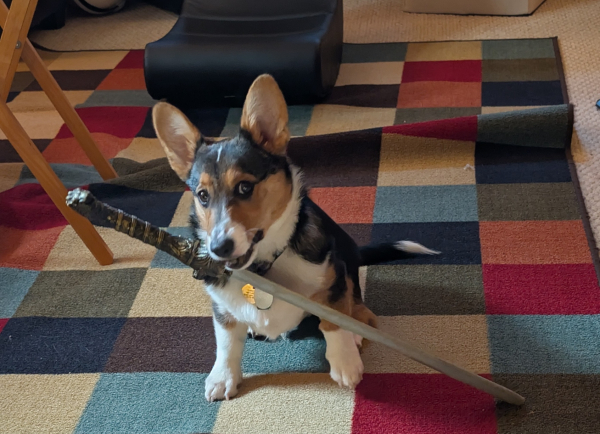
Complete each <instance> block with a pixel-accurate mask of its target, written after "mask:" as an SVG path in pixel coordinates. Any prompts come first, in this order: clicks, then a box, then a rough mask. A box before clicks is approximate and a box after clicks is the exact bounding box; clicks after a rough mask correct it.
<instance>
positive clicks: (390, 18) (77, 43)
mask: <svg viewBox="0 0 600 434" xmlns="http://www.w3.org/2000/svg"><path fill="white" fill-rule="evenodd" d="M344 7H345V10H344V19H345V23H344V30H345V40H346V41H347V42H393V41H435V40H459V39H493V38H498V39H505V38H534V37H546V36H558V38H559V43H560V48H561V51H562V55H563V62H564V66H565V74H566V78H567V85H568V89H569V95H570V97H571V101H572V102H573V103H574V104H575V131H576V133H575V136H574V142H573V147H574V149H575V151H576V159H577V170H578V173H579V177H580V179H581V187H582V191H583V194H584V197H585V199H586V205H587V208H588V211H589V213H590V218H591V223H592V227H593V230H594V233H595V236H596V239H597V240H598V239H600V110H597V109H596V108H595V102H596V100H598V99H600V1H599V0H547V1H546V2H545V3H544V4H543V5H542V6H541V7H540V8H539V9H538V10H537V11H536V12H535V14H533V15H532V16H531V17H474V16H451V15H420V14H407V13H404V12H402V1H401V0H344ZM75 15H76V16H74V17H71V18H70V19H69V20H68V22H67V25H66V26H65V28H64V29H62V30H59V31H39V32H35V33H34V34H33V35H32V39H33V40H34V41H35V42H37V43H38V44H40V45H42V46H44V47H47V48H50V49H54V50H61V51H74V50H111V49H142V48H144V46H145V44H146V43H148V42H151V41H154V40H156V39H159V38H160V37H162V36H163V35H164V34H166V33H167V32H168V31H169V29H170V28H171V27H172V25H173V24H174V22H175V20H176V17H175V16H174V15H173V14H170V13H168V12H164V11H161V10H159V9H156V8H153V7H151V6H148V5H145V4H143V3H136V2H132V3H130V4H129V5H128V7H127V8H126V9H125V10H123V11H122V12H120V13H118V14H116V15H113V16H106V17H91V16H85V15H83V14H81V13H77V14H75Z"/></svg>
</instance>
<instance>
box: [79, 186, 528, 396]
mask: <svg viewBox="0 0 600 434" xmlns="http://www.w3.org/2000/svg"><path fill="white" fill-rule="evenodd" d="M67 205H68V206H69V207H70V208H72V209H73V210H75V211H76V212H78V213H79V214H81V215H82V216H84V217H85V218H87V219H88V220H90V221H91V222H92V223H93V224H95V225H98V226H105V227H111V228H113V229H115V230H117V231H119V232H122V233H124V234H127V235H129V236H130V237H132V238H136V239H138V240H140V241H142V242H144V243H146V244H150V245H151V246H154V247H156V248H157V249H159V250H162V251H164V252H166V253H168V254H169V255H171V256H173V257H175V258H177V259H178V260H179V261H181V262H183V263H184V264H186V265H188V266H189V267H191V268H192V269H193V270H194V277H195V278H196V279H199V280H204V279H207V278H210V279H212V280H213V281H214V280H215V279H217V281H221V282H223V281H225V280H227V279H229V278H233V279H237V280H239V281H241V282H243V283H245V284H250V285H252V286H254V287H257V288H260V289H261V290H262V291H264V292H266V293H268V294H271V295H273V296H274V297H277V298H279V299H281V300H283V301H285V302H287V303H290V304H292V305H294V306H296V307H299V308H300V309H303V310H304V311H306V312H308V313H311V314H313V315H316V316H317V317H319V318H321V319H325V320H327V321H329V322H331V323H333V324H335V325H337V326H339V327H341V328H343V329H345V330H348V331H350V332H352V333H355V334H357V335H360V336H362V337H363V338H365V339H368V340H370V341H373V342H379V343H380V344H383V345H386V346H388V347H390V348H392V349H394V350H396V351H398V352H399V353H401V354H403V355H405V356H406V357H408V358H410V359H412V360H415V361H416V362H419V363H421V364H423V365H426V366H429V367H430V368H432V369H435V370H436V371H438V372H441V373H443V374H446V375H447V376H449V377H452V378H454V379H456V380H458V381H461V382H463V383H465V384H468V385H470V386H472V387H475V388H476V389H479V390H482V391H484V392H486V393H489V394H490V395H493V396H494V397H496V398H498V399H500V400H502V401H505V402H508V403H510V404H515V405H521V404H523V403H524V402H525V398H523V397H522V396H521V395H519V394H517V393H516V392H513V391H512V390H510V389H507V388H506V387H504V386H501V385H499V384H497V383H494V382H493V381H490V380H488V379H487V378H484V377H481V376H479V375H477V374H475V373H473V372H471V371H468V370H466V369H464V368H461V367H459V366H456V365H454V364H452V363H450V362H447V361H445V360H443V359H440V358H438V357H436V356H433V355H431V354H428V353H427V352H425V351H423V350H421V349H419V348H417V347H415V346H414V345H412V344H410V343H408V342H406V341H404V340H402V339H399V338H397V337H394V336H391V335H389V334H387V333H385V332H382V331H381V330H377V329H376V328H374V327H371V326H369V325H367V324H364V323H362V322H360V321H358V320H356V319H354V318H352V317H350V316H348V315H344V314H343V313H340V312H338V311H336V310H334V309H332V308H330V307H328V306H325V305H323V304H320V303H317V302H315V301H312V300H310V299H308V298H306V297H304V296H303V295H300V294H298V293H296V292H293V291H290V290H289V289H287V288H284V287H283V286H281V285H278V284H277V283H275V282H272V281H270V280H268V279H266V278H264V277H261V276H259V275H258V274H254V273H252V272H250V271H248V270H236V271H233V272H231V271H230V270H227V269H225V264H224V263H222V262H218V261H215V260H213V259H212V258H211V257H210V256H209V254H208V251H207V249H206V246H205V245H204V243H203V242H202V241H201V240H192V239H189V238H184V237H180V236H176V235H171V234H169V233H168V232H167V231H165V230H163V229H161V228H159V227H157V226H153V225H151V224H150V223H148V222H147V221H144V220H141V219H139V218H137V217H135V216H132V215H129V214H127V213H125V212H123V211H122V210H120V209H116V208H113V207H111V206H110V205H107V204H105V203H102V202H100V201H98V200H97V199H96V198H95V197H94V196H93V195H92V194H91V193H90V192H89V191H86V190H81V189H75V190H73V191H70V192H69V193H68V195H67Z"/></svg>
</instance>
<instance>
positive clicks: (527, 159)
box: [475, 143, 571, 184]
mask: <svg viewBox="0 0 600 434" xmlns="http://www.w3.org/2000/svg"><path fill="white" fill-rule="evenodd" d="M475 177H476V180H477V183H478V184H519V183H530V182H535V183H540V182H571V172H570V171H569V163H568V162H567V157H566V154H565V150H564V149H555V148H535V147H525V146H508V145H497V144H494V143H477V145H476V146H475Z"/></svg>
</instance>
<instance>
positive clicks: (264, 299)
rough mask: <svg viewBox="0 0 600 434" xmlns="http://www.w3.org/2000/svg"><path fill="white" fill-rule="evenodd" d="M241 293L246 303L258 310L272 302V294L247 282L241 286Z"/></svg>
mask: <svg viewBox="0 0 600 434" xmlns="http://www.w3.org/2000/svg"><path fill="white" fill-rule="evenodd" d="M242 294H243V295H244V298H245V299H246V300H248V303H250V304H253V305H254V306H256V308H257V309H258V310H267V309H269V308H270V307H271V305H272V304H273V296H272V295H271V294H267V293H266V292H264V291H261V290H260V289H258V288H255V287H254V286H252V285H250V284H247V285H244V286H243V287H242Z"/></svg>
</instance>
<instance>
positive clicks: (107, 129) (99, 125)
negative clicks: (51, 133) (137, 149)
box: [56, 107, 149, 139]
mask: <svg viewBox="0 0 600 434" xmlns="http://www.w3.org/2000/svg"><path fill="white" fill-rule="evenodd" d="M148 110H149V108H148V107H86V108H80V109H77V113H79V116H80V117H81V119H82V120H83V122H84V123H85V124H86V126H87V127H88V129H89V130H90V132H91V133H106V134H112V135H113V136H117V137H121V138H134V137H135V136H136V134H137V133H138V131H139V130H140V129H141V128H142V125H143V124H144V119H146V113H147V112H148ZM69 137H73V133H71V130H69V128H68V127H67V126H66V125H63V126H62V127H61V128H60V131H59V132H58V134H57V135H56V138H57V139H66V138H69Z"/></svg>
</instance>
